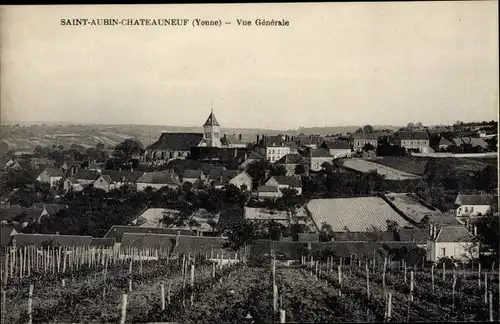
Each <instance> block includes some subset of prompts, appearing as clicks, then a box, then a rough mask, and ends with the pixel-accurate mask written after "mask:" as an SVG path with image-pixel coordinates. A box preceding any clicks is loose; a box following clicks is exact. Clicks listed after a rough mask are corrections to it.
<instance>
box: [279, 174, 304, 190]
mask: <svg viewBox="0 0 500 324" xmlns="http://www.w3.org/2000/svg"><path fill="white" fill-rule="evenodd" d="M272 178H273V179H274V180H276V182H278V184H280V185H288V186H290V187H292V188H300V187H302V179H301V178H299V177H294V176H273V177H272Z"/></svg>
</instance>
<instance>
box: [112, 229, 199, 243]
mask: <svg viewBox="0 0 500 324" xmlns="http://www.w3.org/2000/svg"><path fill="white" fill-rule="evenodd" d="M179 231H180V232H181V235H193V234H194V233H193V231H191V230H178V229H175V228H160V227H139V226H119V225H114V226H113V227H111V228H110V229H109V231H108V232H107V233H106V235H104V238H114V239H115V240H116V242H117V243H120V242H121V241H122V236H123V234H124V233H142V234H146V233H153V234H175V235H177V232H179Z"/></svg>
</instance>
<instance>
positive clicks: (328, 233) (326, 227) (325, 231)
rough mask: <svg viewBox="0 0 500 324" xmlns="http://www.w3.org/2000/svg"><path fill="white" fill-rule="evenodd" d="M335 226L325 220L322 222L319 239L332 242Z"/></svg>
mask: <svg viewBox="0 0 500 324" xmlns="http://www.w3.org/2000/svg"><path fill="white" fill-rule="evenodd" d="M333 234H334V231H333V228H332V226H331V225H330V224H327V223H325V222H323V223H322V224H321V229H320V232H319V240H320V241H321V242H330V241H331V240H332V238H333Z"/></svg>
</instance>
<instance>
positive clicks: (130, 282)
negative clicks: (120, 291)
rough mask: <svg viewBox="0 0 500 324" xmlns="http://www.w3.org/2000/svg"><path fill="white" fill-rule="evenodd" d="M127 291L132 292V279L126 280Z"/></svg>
mask: <svg viewBox="0 0 500 324" xmlns="http://www.w3.org/2000/svg"><path fill="white" fill-rule="evenodd" d="M128 291H129V292H132V279H129V280H128Z"/></svg>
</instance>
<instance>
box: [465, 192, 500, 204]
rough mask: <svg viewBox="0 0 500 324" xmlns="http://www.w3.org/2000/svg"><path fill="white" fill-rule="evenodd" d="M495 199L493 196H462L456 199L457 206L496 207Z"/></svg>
mask: <svg viewBox="0 0 500 324" xmlns="http://www.w3.org/2000/svg"><path fill="white" fill-rule="evenodd" d="M497 199H498V198H495V196H493V195H461V194H459V195H458V196H457V198H456V199H455V205H474V206H477V205H494V204H495V201H496V200H497Z"/></svg>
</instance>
